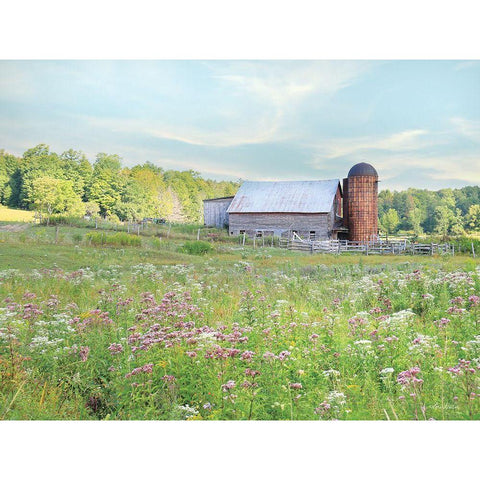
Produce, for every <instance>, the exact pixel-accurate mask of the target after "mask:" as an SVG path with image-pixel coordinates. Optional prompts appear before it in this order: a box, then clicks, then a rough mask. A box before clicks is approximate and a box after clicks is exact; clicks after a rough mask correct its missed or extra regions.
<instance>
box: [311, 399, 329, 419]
mask: <svg viewBox="0 0 480 480" xmlns="http://www.w3.org/2000/svg"><path fill="white" fill-rule="evenodd" d="M331 408H332V406H331V405H330V404H329V403H328V402H322V403H321V404H320V405H319V406H318V407H317V408H316V409H315V413H316V414H317V415H320V416H321V417H323V416H324V415H326V414H327V413H328V412H329V411H330V409H331Z"/></svg>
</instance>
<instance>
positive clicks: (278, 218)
mask: <svg viewBox="0 0 480 480" xmlns="http://www.w3.org/2000/svg"><path fill="white" fill-rule="evenodd" d="M333 221H334V212H333V205H332V210H331V211H330V213H231V214H230V216H229V222H230V224H229V232H230V235H240V231H241V230H245V233H246V234H247V235H250V236H252V235H254V233H255V232H256V231H257V230H266V231H271V232H273V233H274V235H277V236H280V235H281V234H282V233H284V232H288V231H289V230H296V231H297V232H298V234H299V235H300V236H301V237H302V238H309V236H310V232H311V231H314V232H315V239H316V240H321V239H327V238H331V235H332V228H333Z"/></svg>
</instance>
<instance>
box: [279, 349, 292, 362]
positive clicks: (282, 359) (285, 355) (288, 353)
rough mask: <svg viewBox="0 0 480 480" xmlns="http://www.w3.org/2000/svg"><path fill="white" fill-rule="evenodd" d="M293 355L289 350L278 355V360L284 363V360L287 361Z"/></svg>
mask: <svg viewBox="0 0 480 480" xmlns="http://www.w3.org/2000/svg"><path fill="white" fill-rule="evenodd" d="M290 355H291V353H290V352H289V351H288V350H284V351H283V352H280V353H279V354H278V359H279V360H280V361H281V362H283V361H284V360H286V359H287V358H288V357H289V356H290Z"/></svg>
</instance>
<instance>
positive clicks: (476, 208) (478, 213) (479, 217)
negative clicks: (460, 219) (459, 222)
mask: <svg viewBox="0 0 480 480" xmlns="http://www.w3.org/2000/svg"><path fill="white" fill-rule="evenodd" d="M467 226H468V228H469V229H470V230H472V231H474V232H480V205H479V204H476V205H470V208H469V209H468V216H467Z"/></svg>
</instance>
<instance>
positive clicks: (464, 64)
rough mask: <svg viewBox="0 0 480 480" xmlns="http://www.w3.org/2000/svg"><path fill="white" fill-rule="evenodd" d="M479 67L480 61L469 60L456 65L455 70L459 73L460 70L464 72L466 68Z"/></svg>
mask: <svg viewBox="0 0 480 480" xmlns="http://www.w3.org/2000/svg"><path fill="white" fill-rule="evenodd" d="M478 65H480V62H479V61H478V60H467V61H463V62H458V63H456V64H455V66H454V67H453V69H454V70H456V71H459V70H464V69H466V68H472V67H477V66H478Z"/></svg>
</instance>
